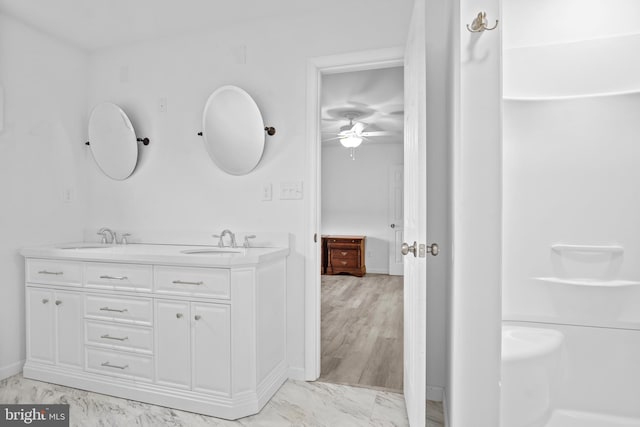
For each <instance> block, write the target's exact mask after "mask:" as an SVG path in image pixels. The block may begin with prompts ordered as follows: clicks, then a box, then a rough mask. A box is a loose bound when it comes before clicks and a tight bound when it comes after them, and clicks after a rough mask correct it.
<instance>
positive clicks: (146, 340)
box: [85, 320, 153, 354]
mask: <svg viewBox="0 0 640 427" xmlns="http://www.w3.org/2000/svg"><path fill="white" fill-rule="evenodd" d="M85 334H86V341H85V342H86V343H87V344H91V345H95V346H99V347H109V348H115V349H119V350H127V351H134V352H139V353H147V354H151V353H152V352H153V330H152V329H150V328H145V327H142V326H129V325H122V324H116V323H102V322H95V321H91V320H88V321H87V322H86V323H85Z"/></svg>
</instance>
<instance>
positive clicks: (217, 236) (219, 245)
mask: <svg viewBox="0 0 640 427" xmlns="http://www.w3.org/2000/svg"><path fill="white" fill-rule="evenodd" d="M211 237H215V238H216V239H219V240H218V247H220V248H221V247H223V246H224V242H223V241H222V235H221V234H212V235H211Z"/></svg>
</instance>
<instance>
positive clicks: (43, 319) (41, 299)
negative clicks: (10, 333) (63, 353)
mask: <svg viewBox="0 0 640 427" xmlns="http://www.w3.org/2000/svg"><path fill="white" fill-rule="evenodd" d="M26 293H27V358H28V359H29V360H33V361H37V362H47V363H53V362H54V354H53V353H54V342H55V326H54V319H53V307H54V299H53V292H52V291H48V290H45V289H38V288H27V291H26Z"/></svg>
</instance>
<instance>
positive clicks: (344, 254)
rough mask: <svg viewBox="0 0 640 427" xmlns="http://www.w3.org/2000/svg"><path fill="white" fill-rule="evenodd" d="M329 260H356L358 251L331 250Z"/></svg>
mask: <svg viewBox="0 0 640 427" xmlns="http://www.w3.org/2000/svg"><path fill="white" fill-rule="evenodd" d="M331 259H358V250H357V249H331Z"/></svg>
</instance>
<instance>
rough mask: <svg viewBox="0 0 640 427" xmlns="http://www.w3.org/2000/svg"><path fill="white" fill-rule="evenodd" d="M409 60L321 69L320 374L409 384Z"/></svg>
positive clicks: (379, 385) (365, 382)
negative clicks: (405, 257)
mask: <svg viewBox="0 0 640 427" xmlns="http://www.w3.org/2000/svg"><path fill="white" fill-rule="evenodd" d="M403 74H404V67H403V66H397V65H396V66H393V67H383V68H380V67H376V68H374V69H363V70H357V71H346V72H340V73H331V74H327V75H323V76H322V77H321V90H320V124H321V127H320V131H321V132H320V141H321V155H320V157H321V161H320V163H321V168H320V182H321V197H320V205H321V209H320V211H321V214H320V218H321V220H320V232H321V236H322V241H321V248H322V254H321V268H320V274H321V278H320V284H321V316H320V317H321V328H320V329H321V343H320V349H321V369H320V378H319V380H320V381H325V382H332V383H339V384H348V385H355V386H362V387H370V388H376V389H387V390H393V391H397V392H401V391H402V387H403V277H402V275H403V261H402V256H401V254H400V251H399V248H400V245H401V243H402V238H403V233H402V226H403V212H402V210H403V194H402V193H403V161H404V159H403V128H404V78H403V77H404V76H403Z"/></svg>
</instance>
